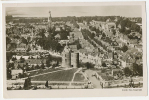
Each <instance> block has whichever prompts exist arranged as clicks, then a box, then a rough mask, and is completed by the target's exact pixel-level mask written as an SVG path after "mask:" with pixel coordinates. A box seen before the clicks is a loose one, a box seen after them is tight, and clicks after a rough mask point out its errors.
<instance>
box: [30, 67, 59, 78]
mask: <svg viewBox="0 0 149 100" xmlns="http://www.w3.org/2000/svg"><path fill="white" fill-rule="evenodd" d="M57 70H61V69H60V68H57V69H53V68H49V69H41V70H37V71H32V72H28V73H30V76H34V75H38V74H43V73H47V72H52V71H57Z"/></svg>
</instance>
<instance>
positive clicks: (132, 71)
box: [124, 63, 143, 76]
mask: <svg viewBox="0 0 149 100" xmlns="http://www.w3.org/2000/svg"><path fill="white" fill-rule="evenodd" d="M124 73H125V75H126V76H130V75H133V76H136V75H139V76H143V65H138V64H136V63H133V64H132V66H131V67H125V68H124Z"/></svg>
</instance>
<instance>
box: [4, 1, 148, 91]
mask: <svg viewBox="0 0 149 100" xmlns="http://www.w3.org/2000/svg"><path fill="white" fill-rule="evenodd" d="M71 4H73V3H71ZM94 4H95V3H94ZM142 11H143V10H142V5H130V4H128V5H118V4H117V5H105V4H104V5H89V6H88V5H85V4H84V5H82V6H81V5H78V6H77V5H74V6H73V5H71V6H65V5H64V6H63V5H60V6H54V5H52V6H42V4H41V5H40V6H13V7H11V6H10V7H9V6H8V7H5V10H4V12H3V13H5V16H4V19H5V20H4V27H5V29H4V30H5V31H4V40H5V47H4V48H5V59H6V60H5V66H3V67H5V68H4V69H5V72H6V75H5V79H6V80H4V81H5V83H6V90H7V91H18V90H21V91H23V90H37V91H38V90H46V91H52V90H78V89H79V90H93V89H99V90H101V91H102V90H106V89H107V90H108V89H110V90H112V89H121V90H122V89H123V90H124V91H125V90H127V89H138V90H136V91H139V89H143V87H144V81H145V80H146V79H145V80H144V77H147V76H146V72H145V73H144V70H146V64H145V65H144V60H145V59H146V58H145V59H144V53H146V52H145V51H144V50H143V46H146V44H144V41H146V40H144V39H145V38H143V36H144V35H146V32H145V31H143V27H145V25H143V19H144V18H145V17H144V16H143V15H142V13H143V12H142ZM143 17H144V18H143ZM144 48H145V47H144ZM143 51H144V52H143ZM144 75H145V76H144ZM146 83H147V80H146ZM146 83H145V84H146ZM79 90H78V91H79Z"/></svg>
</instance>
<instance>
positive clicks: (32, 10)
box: [6, 5, 142, 17]
mask: <svg viewBox="0 0 149 100" xmlns="http://www.w3.org/2000/svg"><path fill="white" fill-rule="evenodd" d="M49 11H51V15H52V17H66V16H77V17H80V16H123V17H141V16H142V12H141V6H137V5H135V6H126V5H125V6H122V5H121V6H64V7H62V6H57V7H8V8H6V15H12V16H14V17H47V16H49V13H48V12H49Z"/></svg>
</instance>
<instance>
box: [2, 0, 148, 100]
mask: <svg viewBox="0 0 149 100" xmlns="http://www.w3.org/2000/svg"><path fill="white" fill-rule="evenodd" d="M16 1H18V0H16ZM25 1H28V0H25ZM44 1H47V0H44ZM64 1H67V0H64ZM106 1H110V0H106ZM115 1H118V0H115ZM121 1H122V0H121ZM123 1H124V0H123ZM125 1H126V0H125ZM139 1H142V0H139ZM5 2H6V1H5ZM31 2H32V1H31ZM40 2H42V1H40ZM120 3H121V2H120ZM144 31H145V30H144ZM143 37H146V36H145V35H144V36H143ZM3 39H4V38H3ZM1 41H2V39H1ZM1 43H2V42H1ZM144 49H145V48H144ZM1 50H2V49H1ZM145 51H146V49H145ZM145 51H144V52H145ZM145 56H146V55H145ZM0 60H1V59H0ZM1 61H2V60H1ZM145 63H146V61H145ZM2 66H3V65H2ZM145 74H147V73H145ZM106 91H109V90H106ZM76 92H77V91H76ZM79 92H80V93H79V94H78V96H80V95H81V94H82V92H83V91H81V90H79ZM57 93H58V92H57ZM90 93H92V92H90ZM101 93H102V92H101ZM116 93H117V94H116V95H117V96H118V94H120V95H122V96H125V95H124V94H123V93H122V94H121V93H119V92H118V91H117V92H116ZM96 94H97V93H96ZM107 94H108V93H107ZM111 94H112V92H111ZM111 94H108V95H111ZM68 95H69V94H68ZM68 95H67V96H66V97H68ZM135 95H137V93H136V94H135ZM139 95H140V94H138V95H137V96H139ZM97 96H98V94H97ZM112 96H113V95H112ZM36 97H37V96H36ZM58 97H59V96H58ZM73 97H74V96H73ZM75 97H76V96H75ZM37 98H38V97H37ZM125 99H126V98H125Z"/></svg>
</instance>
